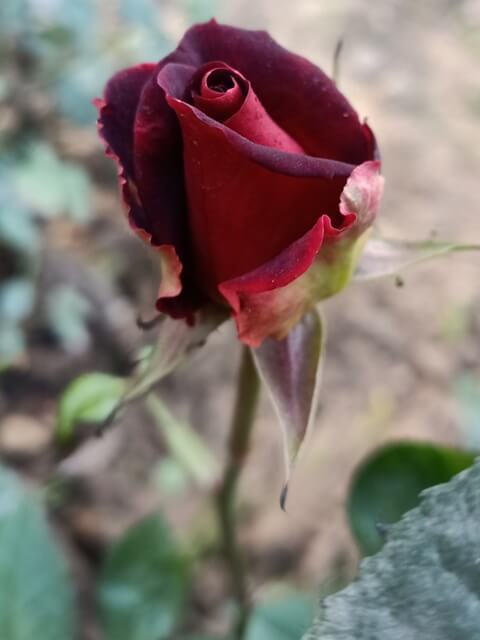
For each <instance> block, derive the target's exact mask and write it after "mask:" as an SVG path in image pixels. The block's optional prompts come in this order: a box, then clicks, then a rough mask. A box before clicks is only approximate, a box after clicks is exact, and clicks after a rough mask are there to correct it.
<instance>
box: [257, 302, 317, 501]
mask: <svg viewBox="0 0 480 640" xmlns="http://www.w3.org/2000/svg"><path fill="white" fill-rule="evenodd" d="M323 343H324V328H323V323H322V319H321V317H320V314H319V312H318V311H317V310H315V309H314V310H312V311H310V312H309V313H307V314H306V315H304V316H303V318H302V320H300V322H299V323H298V324H297V325H296V326H295V327H294V328H293V329H292V330H291V331H290V332H289V334H288V335H287V337H286V338H284V339H283V340H275V339H274V338H267V339H266V340H264V341H263V343H262V345H261V346H260V347H258V348H257V349H252V352H253V356H254V360H255V364H256V366H257V369H258V372H259V374H260V377H261V379H262V382H263V383H264V385H265V386H266V388H267V389H268V392H269V395H270V398H271V400H272V402H273V406H274V408H275V411H276V413H277V416H278V419H279V422H280V425H281V427H282V430H283V437H284V444H285V460H286V468H287V473H286V483H285V487H284V489H283V490H282V494H281V499H280V506H281V507H282V509H284V508H285V503H286V500H287V490H288V482H289V479H290V475H291V472H292V468H293V464H294V462H295V459H296V457H297V454H298V452H299V449H300V446H301V444H302V442H303V440H304V438H305V436H306V434H307V432H308V430H309V427H310V426H311V424H312V422H313V419H314V416H315V411H316V408H317V404H318V392H319V387H320V373H321V364H322V355H323Z"/></svg>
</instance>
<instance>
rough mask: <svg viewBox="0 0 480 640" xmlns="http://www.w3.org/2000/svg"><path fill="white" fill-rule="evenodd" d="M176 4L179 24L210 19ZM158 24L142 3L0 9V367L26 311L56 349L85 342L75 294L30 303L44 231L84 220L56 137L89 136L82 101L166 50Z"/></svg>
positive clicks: (203, 8) (32, 3) (22, 340)
mask: <svg viewBox="0 0 480 640" xmlns="http://www.w3.org/2000/svg"><path fill="white" fill-rule="evenodd" d="M179 4H180V5H182V6H181V7H179V11H180V12H181V13H182V14H183V19H184V20H185V22H186V23H191V22H195V21H199V20H203V19H205V18H207V17H210V16H211V15H213V14H214V13H215V2H214V0H211V1H210V0H208V1H205V0H203V1H200V2H196V1H192V0H185V1H184V2H181V3H179ZM162 24H163V14H162V6H161V3H154V2H152V0H138V1H137V0H135V1H134V0H120V1H119V2H115V3H102V2H99V1H97V0H82V1H81V2H69V1H68V0H7V1H6V2H2V4H1V6H0V251H1V254H0V255H1V270H2V271H1V272H0V367H3V366H6V365H7V364H8V363H9V362H12V361H14V360H16V359H18V358H19V357H21V356H22V354H23V353H24V351H25V348H26V340H27V336H26V333H25V327H26V324H28V320H29V318H31V316H32V314H33V312H34V311H35V316H36V322H38V323H43V324H44V325H45V327H46V328H47V329H48V330H50V331H51V332H52V333H53V334H54V336H55V338H56V339H57V340H59V341H60V343H61V344H62V345H63V346H64V347H65V348H67V349H73V350H75V349H81V348H82V347H84V346H85V342H86V341H87V340H88V332H87V331H86V329H85V324H86V322H87V321H88V317H89V303H88V301H87V300H86V299H85V298H84V297H82V295H81V293H79V292H78V291H76V290H75V289H72V288H65V287H61V286H60V287H54V288H52V289H51V290H50V291H49V292H48V295H47V296H46V297H45V299H44V300H42V301H41V305H40V308H39V307H38V302H39V301H38V300H36V291H35V283H36V282H37V281H38V276H39V268H40V263H41V259H42V251H43V250H44V248H45V242H44V236H45V233H46V228H47V227H48V226H52V225H55V223H58V222H59V221H63V222H67V223H71V224H72V225H75V226H81V225H86V224H88V222H89V221H90V220H91V217H92V205H93V203H92V184H91V182H92V177H91V172H90V171H89V168H88V167H86V166H85V165H84V164H81V163H79V162H78V161H70V160H69V159H68V158H67V157H65V156H66V155H68V154H67V153H66V150H65V148H64V145H63V144H62V135H63V133H64V130H65V129H68V135H69V137H70V138H72V137H77V138H78V139H80V138H81V136H82V135H83V133H84V132H87V137H89V134H90V133H91V131H92V130H93V128H94V126H95V124H94V123H95V119H96V110H95V108H94V106H93V105H92V99H93V97H95V96H99V95H101V93H102V90H103V86H104V84H105V82H106V80H107V79H108V78H109V77H110V76H111V75H112V74H113V73H114V72H115V71H117V70H118V69H120V68H122V67H125V66H128V65H130V64H134V63H135V62H139V61H143V60H146V59H148V60H158V59H159V58H161V57H162V56H163V55H164V54H165V53H166V52H167V51H168V50H169V49H171V48H172V47H173V46H174V44H175V43H174V41H173V40H172V38H171V37H169V35H168V34H167V33H165V31H164V29H163V28H162ZM63 142H64V141H63ZM53 310H54V311H53Z"/></svg>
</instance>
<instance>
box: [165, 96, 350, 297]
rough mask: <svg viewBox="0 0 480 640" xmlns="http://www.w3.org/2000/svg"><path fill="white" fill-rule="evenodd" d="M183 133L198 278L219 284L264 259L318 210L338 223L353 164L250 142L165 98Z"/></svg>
mask: <svg viewBox="0 0 480 640" xmlns="http://www.w3.org/2000/svg"><path fill="white" fill-rule="evenodd" d="M167 99H168V102H169V104H170V105H171V106H172V108H174V109H175V111H176V112H177V115H178V117H179V121H180V125H181V128H182V132H183V136H184V162H185V175H186V184H187V193H188V198H189V208H190V225H191V229H192V236H193V242H194V247H195V251H196V254H197V262H198V265H199V269H200V271H201V274H200V279H201V281H202V283H206V285H207V288H208V290H209V293H210V295H213V294H214V292H215V291H216V285H217V284H218V283H220V282H225V281H226V280H230V279H232V278H235V277H237V276H241V275H243V274H244V273H247V272H249V271H251V270H253V269H255V268H257V267H259V266H261V265H262V264H264V263H265V262H268V261H269V260H271V259H272V258H274V257H275V256H277V255H278V254H279V253H280V252H281V251H283V250H284V249H285V247H288V246H289V245H290V244H292V243H293V242H295V241H296V240H297V239H298V238H300V237H301V236H302V235H303V234H305V233H306V232H307V231H308V230H309V229H311V227H312V226H313V225H314V224H315V223H316V222H317V221H318V219H319V218H320V217H321V216H322V215H323V214H327V215H329V216H330V217H331V218H332V221H333V223H334V226H336V227H338V226H342V224H343V217H342V216H341V215H340V213H339V211H338V202H339V199H340V194H341V192H342V189H343V187H344V185H345V181H346V179H347V177H348V176H349V175H350V173H351V172H352V170H353V167H352V166H351V165H346V164H343V163H338V162H332V161H328V160H320V159H318V158H311V157H309V156H305V155H297V154H292V153H285V152H282V151H279V150H276V149H272V148H268V147H265V146H263V145H258V144H255V143H252V142H250V141H249V140H247V139H246V138H244V137H242V136H240V135H239V134H237V133H235V132H234V131H232V130H231V129H229V128H227V127H225V126H223V125H221V124H219V123H217V122H215V121H214V120H212V119H211V118H209V117H208V116H206V115H205V114H203V113H201V112H200V111H198V109H196V108H195V107H192V106H190V105H188V104H186V103H185V102H182V101H180V100H177V99H174V98H171V97H167Z"/></svg>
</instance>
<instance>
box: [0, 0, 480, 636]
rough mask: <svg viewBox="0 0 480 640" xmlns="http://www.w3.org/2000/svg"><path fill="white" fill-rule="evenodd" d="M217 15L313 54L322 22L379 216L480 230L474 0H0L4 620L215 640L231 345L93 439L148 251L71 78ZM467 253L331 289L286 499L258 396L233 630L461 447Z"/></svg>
mask: <svg viewBox="0 0 480 640" xmlns="http://www.w3.org/2000/svg"><path fill="white" fill-rule="evenodd" d="M215 14H217V16H218V17H219V19H221V20H223V21H229V22H234V23H235V24H239V25H242V26H247V27H255V28H267V29H268V30H270V31H272V33H273V35H274V36H275V37H276V38H278V39H279V40H280V41H281V42H282V43H283V44H285V45H286V46H288V47H290V48H292V49H295V50H298V51H300V53H302V54H304V55H307V56H308V57H311V58H312V59H314V60H315V61H316V62H318V63H319V64H321V65H322V66H323V67H324V68H325V70H326V71H327V72H328V71H330V68H331V60H332V51H333V48H334V45H335V42H336V40H337V38H338V37H339V36H340V35H346V49H347V51H346V53H345V54H344V55H345V56H346V59H345V60H342V61H341V66H340V71H341V75H340V85H341V87H342V89H343V87H345V90H346V92H347V95H348V96H349V97H350V98H351V99H352V102H354V104H355V105H358V108H359V111H360V112H361V113H362V115H364V114H366V115H368V116H369V119H370V120H371V124H372V125H373V126H374V129H375V131H376V133H377V136H378V137H379V140H380V142H381V148H382V153H383V157H384V161H385V173H386V175H387V193H386V199H385V205H384V210H383V212H382V219H381V221H380V226H381V227H382V229H384V230H385V229H386V231H387V232H388V233H390V234H393V235H397V236H399V237H409V238H412V239H423V238H424V237H427V236H428V237H429V236H430V234H435V233H436V234H440V235H442V237H444V238H445V239H447V240H450V239H456V240H461V239H463V240H464V241H465V240H472V239H473V237H475V239H476V241H477V242H478V241H480V235H479V232H478V196H477V183H478V171H479V170H480V163H479V159H478V144H477V143H476V142H475V140H477V141H478V118H479V114H480V109H479V105H480V98H479V96H480V93H479V89H478V87H479V86H480V84H479V83H480V77H479V72H478V70H479V69H480V65H479V64H478V61H479V58H480V35H479V34H480V29H479V24H480V4H479V2H478V1H476V0H468V1H467V0H462V1H459V2H449V1H447V0H427V1H426V2H422V3H417V2H414V1H413V0H411V1H410V0H409V1H408V2H404V1H403V0H402V1H398V2H397V1H396V0H388V2H385V3H381V6H380V5H378V4H377V5H376V6H374V3H369V2H367V1H366V0H365V1H364V2H363V1H362V2H350V1H349V0H343V1H342V2H336V1H333V0H332V1H326V2H323V3H316V2H311V1H310V0H299V2H298V3H295V5H294V6H293V5H292V3H290V2H287V1H286V0H285V1H283V0H282V1H281V2H280V1H279V2H278V3H273V2H272V1H271V0H259V1H258V2H256V3H255V6H253V5H252V3H251V2H248V1H246V0H229V1H228V2H227V1H225V2H219V1H217V2H216V1H215V0H111V1H109V2H102V1H101V0H78V1H75V2H74V1H72V0H3V1H2V2H0V414H1V415H0V457H1V461H2V466H1V467H0V637H1V638H2V640H3V639H4V638H5V640H34V639H35V640H36V639H37V638H38V637H42V638H43V637H44V638H48V640H57V638H58V640H70V638H74V637H76V635H77V636H78V635H79V636H80V637H81V638H82V640H98V639H102V640H161V639H163V638H165V639H166V638H172V637H174V638H180V639H181V640H212V639H213V638H219V639H220V640H229V639H228V637H227V636H226V635H225V634H226V633H227V631H226V630H227V629H228V621H229V619H230V617H231V613H232V608H233V605H232V602H231V600H230V597H229V587H228V580H227V579H226V577H225V576H224V575H223V570H222V568H221V562H220V553H219V543H218V536H217V534H216V531H215V524H214V522H213V517H212V513H211V510H210V508H209V495H210V493H211V491H212V488H213V487H214V486H215V483H216V481H217V480H218V477H219V473H220V470H221V467H222V461H223V445H224V441H225V424H227V422H228V415H229V411H230V409H229V407H230V403H231V395H232V384H233V376H234V365H235V364H236V359H237V356H238V353H237V351H236V347H235V344H234V340H233V339H232V336H233V333H232V330H231V328H229V327H226V328H225V327H224V328H223V329H222V330H221V331H219V332H217V333H216V334H215V336H213V339H212V342H213V346H212V347H210V345H208V346H207V348H206V349H207V355H206V356H205V358H204V359H203V360H201V358H197V359H196V360H195V361H194V362H193V363H192V365H191V366H190V365H189V366H188V367H184V368H183V370H182V371H180V373H179V374H178V375H173V376H172V377H171V379H169V380H167V381H165V382H164V383H162V384H161V385H160V388H159V394H158V395H155V396H153V397H151V398H150V399H149V402H148V404H146V405H145V406H141V407H136V408H133V409H131V410H129V412H127V413H126V415H124V416H122V417H121V419H120V420H119V423H120V424H119V427H118V429H117V428H116V429H114V430H112V431H111V432H109V433H107V434H106V436H105V437H104V438H102V439H101V440H98V439H95V438H93V439H92V438H91V434H92V430H93V429H94V428H95V423H98V422H99V421H101V420H103V419H104V418H105V417H106V416H107V415H108V414H109V412H110V410H111V408H112V406H113V405H114V404H115V402H116V400H117V398H118V395H119V393H121V390H122V389H123V386H124V376H125V375H126V374H128V373H129V372H130V371H131V370H132V368H133V366H134V364H135V362H136V361H138V359H139V358H140V357H141V354H142V353H143V352H144V351H143V350H144V348H145V345H146V344H148V343H149V342H150V341H151V335H149V334H148V335H146V336H143V335H141V334H140V332H139V331H138V330H137V327H136V324H135V317H136V315H137V314H138V313H141V314H142V315H145V316H146V317H148V316H149V315H151V312H152V301H153V299H154V296H155V291H156V287H157V284H158V282H157V281H158V265H157V263H156V260H155V256H154V255H152V254H151V253H150V252H149V251H148V250H147V249H146V248H144V247H143V246H142V245H141V243H140V242H138V241H137V240H136V239H135V238H133V237H132V236H131V235H130V234H129V233H128V232H127V231H126V225H125V224H124V222H123V219H122V216H121V215H120V209H121V205H120V202H119V198H118V195H117V193H116V176H115V169H114V167H112V166H111V163H110V162H109V161H107V160H105V159H104V158H103V154H102V145H101V143H100V141H99V140H98V138H97V135H96V131H95V118H96V113H95V109H94V107H93V105H92V99H93V98H94V97H96V96H99V95H101V92H102V89H103V86H104V83H105V81H106V80H107V79H108V77H109V76H110V75H111V74H112V73H113V72H115V71H117V70H118V69H120V68H122V67H124V66H127V65H130V64H135V63H137V62H143V61H145V60H152V61H155V60H158V59H160V58H161V57H162V56H163V55H164V54H165V53H167V52H168V51H169V50H170V49H171V48H173V47H174V46H175V45H176V42H177V39H178V37H179V36H180V35H181V33H182V32H183V30H184V29H185V28H187V27H188V26H189V25H190V24H191V23H193V22H197V21H201V20H204V19H208V18H210V17H211V16H213V15H215ZM352 25H353V26H352ZM410 43H416V46H411V44H410ZM349 51H350V52H349ZM475 136H476V138H475ZM472 141H473V143H472ZM447 178H448V179H447ZM462 234H463V235H462ZM417 273H418V275H416V274H417ZM477 276H478V262H476V263H475V259H472V258H471V257H463V258H460V257H458V258H457V257H456V258H454V259H451V260H450V261H449V262H448V263H447V262H445V263H443V264H442V265H439V266H438V267H436V266H432V267H424V266H422V267H420V268H419V270H418V272H415V273H407V275H406V276H405V282H404V283H403V281H402V284H405V286H402V287H396V286H395V283H394V282H393V281H389V282H387V283H384V284H379V285H372V286H370V287H366V288H365V289H364V290H362V291H359V288H358V287H357V288H355V287H353V288H352V289H353V291H352V293H347V294H346V296H350V297H343V296H342V298H341V299H340V301H339V302H336V301H332V303H331V304H330V305H329V308H328V311H329V313H330V314H331V316H332V318H333V322H332V323H331V335H330V344H331V346H330V350H331V353H330V354H329V359H328V360H327V368H326V371H325V387H324V398H325V400H324V406H323V407H322V411H321V417H320V418H319V423H321V425H320V424H319V425H318V426H321V429H319V430H318V432H319V433H318V435H317V434H315V437H314V438H313V440H312V444H311V446H310V448H309V451H308V453H307V455H306V460H305V461H304V463H303V464H302V467H301V468H300V469H299V471H298V476H299V477H298V478H297V479H294V483H293V486H292V494H291V498H290V501H291V506H290V509H291V510H292V513H293V515H291V514H290V513H289V514H287V516H285V515H284V514H282V513H280V510H279V509H278V506H277V495H278V487H279V486H281V483H282V481H283V477H282V474H283V469H282V464H281V451H280V446H279V444H278V443H277V441H276V440H275V435H274V434H275V433H276V430H275V424H274V418H273V416H272V414H271V412H270V410H269V409H268V408H265V407H263V405H262V410H261V414H260V419H259V424H258V431H257V432H256V441H255V447H254V449H253V450H252V457H251V462H250V461H249V466H248V469H247V470H246V478H245V481H244V485H243V487H242V499H241V502H240V507H239V516H240V521H241V530H242V541H243V542H244V544H245V546H246V549H247V558H248V563H249V567H250V569H251V573H252V576H251V581H252V591H253V592H254V594H255V609H254V613H253V617H252V623H251V625H250V628H249V633H248V638H247V640H299V638H300V637H301V635H302V633H303V632H304V631H305V629H306V628H307V627H308V625H309V623H310V621H311V619H312V615H313V609H314V607H315V603H316V602H317V601H318V599H319V597H320V596H321V595H324V594H326V593H329V592H331V591H334V590H336V589H338V588H340V587H341V586H343V585H344V584H345V583H346V582H347V581H348V580H349V579H350V578H351V577H352V576H353V575H354V573H355V570H356V566H357V560H358V557H359V556H361V555H362V554H369V553H373V552H375V551H377V550H378V549H379V548H380V547H381V546H382V544H383V537H384V533H385V531H386V530H387V529H388V525H389V524H390V523H391V522H393V521H395V520H397V519H399V518H400V517H401V515H402V514H403V513H404V512H405V511H406V510H407V509H410V508H411V507H413V506H415V505H416V504H417V503H418V496H419V492H420V491H421V490H423V489H424V488H426V487H428V486H430V485H432V484H436V483H438V482H443V481H446V480H448V479H449V478H450V477H451V475H453V474H454V473H456V472H457V471H458V470H460V469H462V468H464V467H466V466H468V465H469V464H470V463H471V461H472V459H473V456H474V455H475V453H477V452H478V451H479V450H480V365H479V362H480V340H479V338H480V313H479V298H478V277H477ZM397 284H398V282H397ZM426 301H427V302H428V304H427V303H426ZM346 308H348V309H353V310H354V312H349V313H345V309H346ZM192 425H193V426H192ZM339 433H341V434H342V435H341V437H339ZM275 456H276V460H277V463H274V458H275ZM7 467H8V468H9V469H14V472H12V471H10V470H9V471H7V470H6V469H7ZM32 485H33V486H32ZM347 521H348V523H349V525H350V527H351V529H350V530H349V529H348V528H347V526H346V522H347ZM27 525H28V526H27ZM19 558H21V560H22V561H21V562H19ZM12 584H13V585H14V587H15V588H12ZM4 594H8V597H7V598H5V597H3V596H4ZM12 612H15V613H12ZM2 625H3V626H2ZM6 625H8V626H6ZM203 630H205V633H206V634H207V635H202V633H203ZM182 634H183V635H182Z"/></svg>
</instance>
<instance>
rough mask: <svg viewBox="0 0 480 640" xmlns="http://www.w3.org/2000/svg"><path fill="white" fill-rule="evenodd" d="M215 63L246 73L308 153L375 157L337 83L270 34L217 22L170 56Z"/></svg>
mask: <svg viewBox="0 0 480 640" xmlns="http://www.w3.org/2000/svg"><path fill="white" fill-rule="evenodd" d="M212 60H221V61H222V62H225V63H226V64H228V65H230V66H231V67H233V68H234V69H237V70H238V71H239V72H240V73H242V74H243V75H244V76H245V77H246V78H247V80H248V81H249V82H250V83H251V84H252V87H253V89H254V91H255V93H256V94H257V96H258V98H259V100H260V102H261V104H262V105H263V106H264V107H265V109H266V110H267V112H268V113H269V114H270V116H271V117H272V118H273V120H274V121H275V122H276V123H277V124H278V125H279V126H280V127H281V128H282V129H283V130H284V131H286V132H287V133H288V134H289V135H290V136H291V137H292V138H293V139H294V140H296V141H297V143H298V144H299V145H300V146H301V147H302V148H303V149H304V150H305V151H306V152H307V153H308V154H310V155H313V156H317V157H323V158H331V159H336V160H341V161H343V162H348V163H351V164H360V163H361V162H364V161H365V160H371V159H372V158H373V157H374V153H375V144H374V140H373V138H372V136H371V132H370V131H369V130H368V128H367V127H366V126H365V125H363V124H362V123H361V122H360V121H359V119H358V116H357V114H356V112H355V111H354V109H353V108H352V107H351V105H350V104H349V102H348V101H347V100H346V98H345V97H344V96H343V95H342V94H341V93H340V92H339V91H338V89H337V87H336V86H335V83H334V82H332V80H330V78H328V77H327V76H326V75H325V74H324V73H323V72H322V71H321V70H320V69H319V68H318V67H316V66H315V65H314V64H312V63H311V62H309V61H308V60H306V59H305V58H302V57H301V56H298V55H296V54H294V53H291V52H290V51H287V50H286V49H284V48H283V47H281V46H280V45H279V44H277V43H276V42H275V41H274V40H273V39H272V38H271V37H270V36H269V35H268V33H266V32H265V31H248V30H245V29H238V28H236V27H230V26H226V25H220V24H217V23H216V22H215V21H214V20H212V21H210V22H207V23H205V24H199V25H196V26H194V27H192V28H191V29H189V30H188V31H187V33H186V34H185V35H184V37H183V39H182V41H181V42H180V44H179V46H178V47H177V49H176V51H174V52H173V53H172V54H170V56H169V57H168V61H169V62H181V63H184V64H191V65H193V66H195V67H198V66H199V65H201V64H205V63H207V62H211V61H212Z"/></svg>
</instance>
